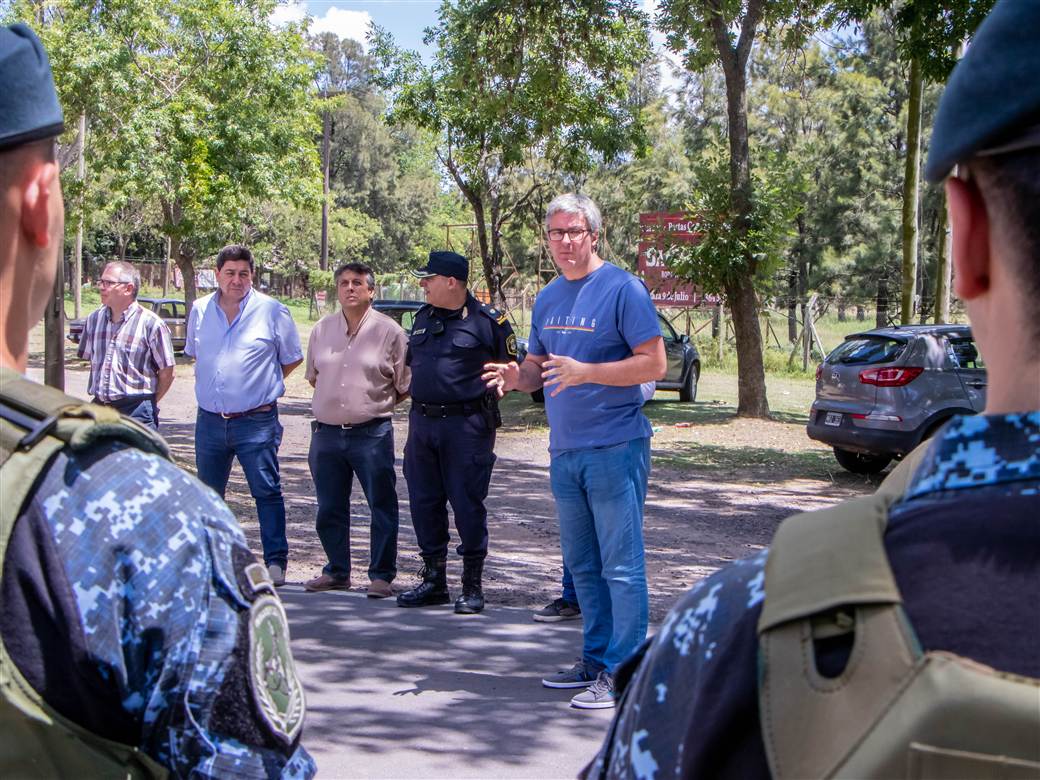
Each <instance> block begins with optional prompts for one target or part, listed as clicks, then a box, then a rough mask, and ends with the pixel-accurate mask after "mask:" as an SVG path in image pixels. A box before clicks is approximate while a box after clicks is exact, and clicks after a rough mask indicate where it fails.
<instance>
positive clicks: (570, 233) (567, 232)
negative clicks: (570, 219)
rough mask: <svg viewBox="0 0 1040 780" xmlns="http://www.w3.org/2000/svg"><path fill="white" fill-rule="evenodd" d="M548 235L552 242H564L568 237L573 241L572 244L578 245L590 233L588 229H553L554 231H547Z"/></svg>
mask: <svg viewBox="0 0 1040 780" xmlns="http://www.w3.org/2000/svg"><path fill="white" fill-rule="evenodd" d="M546 233H547V234H548V235H549V240H550V241H563V237H564V236H566V237H567V238H569V239H570V240H571V243H577V242H578V241H581V240H582V239H583V238H585V236H587V235H588V234H589V231H588V230H587V229H586V228H566V229H563V228H553V229H552V230H547V231H546Z"/></svg>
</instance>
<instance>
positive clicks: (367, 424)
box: [314, 417, 390, 431]
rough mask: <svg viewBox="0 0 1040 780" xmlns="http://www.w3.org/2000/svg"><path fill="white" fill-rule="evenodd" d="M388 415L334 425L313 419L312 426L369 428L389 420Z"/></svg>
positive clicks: (343, 428) (345, 429) (350, 428)
mask: <svg viewBox="0 0 1040 780" xmlns="http://www.w3.org/2000/svg"><path fill="white" fill-rule="evenodd" d="M389 419H390V418H389V417H373V418H372V419H371V420H365V421H364V422H359V423H345V424H343V425H336V424H334V423H323V422H319V421H317V420H315V421H314V427H315V429H317V428H332V429H334V430H344V431H354V430H357V429H358V428H371V427H372V426H373V425H379V423H384V422H386V421H387V420H389Z"/></svg>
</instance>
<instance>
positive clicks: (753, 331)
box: [726, 277, 769, 417]
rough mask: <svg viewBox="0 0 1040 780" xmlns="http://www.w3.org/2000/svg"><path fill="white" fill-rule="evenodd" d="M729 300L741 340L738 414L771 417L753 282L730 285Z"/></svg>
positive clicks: (740, 281) (732, 316)
mask: <svg viewBox="0 0 1040 780" xmlns="http://www.w3.org/2000/svg"><path fill="white" fill-rule="evenodd" d="M726 297H727V298H728V300H727V303H728V304H729V308H730V312H731V314H730V317H731V319H732V320H733V332H734V334H735V335H736V340H737V415H738V416H741V417H768V416H769V401H768V399H767V398H766V372H765V365H764V363H763V360H762V332H761V331H760V330H759V329H758V298H757V296H756V295H755V288H754V285H753V283H752V280H751V279H750V278H748V277H740V278H738V279H735V280H733V282H731V283H730V284H728V285H727V286H726ZM749 325H750V327H749Z"/></svg>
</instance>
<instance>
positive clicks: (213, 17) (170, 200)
mask: <svg viewBox="0 0 1040 780" xmlns="http://www.w3.org/2000/svg"><path fill="white" fill-rule="evenodd" d="M57 2H58V4H59V5H60V6H61V8H60V13H59V12H56V15H57V17H58V18H59V19H61V20H62V21H61V23H60V24H54V25H51V26H49V27H47V28H46V29H45V30H44V33H45V40H46V43H47V45H48V49H49V51H50V52H51V55H52V58H53V62H54V71H55V79H56V81H57V82H58V84H59V91H61V92H62V94H63V95H66V94H69V95H73V96H74V97H75V101H77V102H75V103H73V105H75V106H76V107H77V108H79V107H80V106H82V107H83V110H86V111H87V113H88V115H89V116H90V117H91V128H92V139H93V141H92V145H91V154H92V155H93V157H94V166H93V167H94V168H95V169H97V170H100V171H107V172H108V173H109V175H110V176H111V177H112V180H113V181H117V182H120V183H121V184H122V185H125V186H123V187H122V189H123V191H124V192H126V193H127V194H128V196H131V197H132V198H134V199H136V200H138V201H151V202H154V203H157V204H158V207H159V209H160V211H161V215H162V218H161V231H162V233H163V234H165V235H166V236H168V237H169V239H170V243H171V255H172V256H173V258H174V259H175V261H176V262H177V264H178V266H179V267H180V269H181V271H182V273H183V275H184V279H185V297H186V298H187V300H188V303H189V304H190V303H191V301H192V300H193V299H194V297H195V283H194V280H195V261H196V259H197V258H198V257H200V256H202V255H203V254H205V253H207V252H209V251H211V250H213V249H214V248H216V247H217V246H219V245H220V244H222V243H225V242H227V241H229V240H235V239H237V238H240V237H241V236H242V230H243V225H244V223H245V222H246V221H247V218H248V217H249V216H250V215H251V214H255V212H256V209H257V208H258V205H259V203H260V202H261V201H262V200H266V199H276V200H279V201H283V202H290V203H295V202H304V201H306V200H307V199H311V200H312V201H313V200H314V198H315V197H316V193H317V185H318V184H319V182H318V179H317V174H318V167H317V155H316V151H315V148H314V137H315V135H316V128H317V123H316V114H315V110H314V109H315V105H314V78H313V76H314V70H315V64H314V61H313V56H312V55H311V53H310V51H309V50H308V48H307V46H306V44H305V40H304V38H303V36H302V34H301V31H300V30H299V29H296V28H293V27H289V28H287V29H285V30H273V29H272V28H271V26H270V24H269V22H268V18H269V16H270V13H271V11H272V10H273V8H274V1H273V0H123V1H121V2H99V3H96V4H92V5H88V6H84V5H82V4H77V3H76V2H74V0H57ZM74 110H75V109H74Z"/></svg>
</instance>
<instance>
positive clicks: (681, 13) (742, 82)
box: [658, 0, 817, 417]
mask: <svg viewBox="0 0 1040 780" xmlns="http://www.w3.org/2000/svg"><path fill="white" fill-rule="evenodd" d="M816 5H817V4H816V3H814V2H811V1H810V0H662V2H661V5H660V15H659V17H658V25H659V26H660V27H661V28H662V29H663V30H664V31H665V33H666V36H667V41H668V46H669V48H671V49H672V51H674V52H676V53H677V54H681V55H682V57H683V61H684V64H685V65H686V67H687V69H689V70H691V71H702V70H704V69H706V68H707V67H709V66H710V65H712V64H715V63H717V64H718V65H720V66H721V68H722V71H723V74H724V75H725V82H726V117H727V135H728V145H729V153H728V167H729V189H728V193H727V198H726V200H725V202H719V201H718V199H712V202H713V205H714V206H715V207H716V208H717V209H718V211H716V212H714V213H710V214H705V215H704V217H705V219H707V220H708V221H709V230H710V231H711V232H712V234H713V235H714V236H715V238H714V239H713V240H712V241H711V242H710V244H709V246H714V247H716V248H717V249H718V250H719V251H712V252H710V253H709V249H708V247H705V248H703V249H702V248H698V249H697V250H696V252H695V255H698V256H699V259H696V261H695V265H696V267H697V268H698V270H699V271H700V272H707V265H708V262H709V261H714V262H718V263H719V264H720V267H719V269H718V273H717V274H715V275H713V276H709V277H708V279H709V280H717V281H720V282H722V287H723V289H724V291H725V294H726V301H727V303H728V304H729V308H730V311H731V313H732V317H733V329H734V331H735V334H736V341H737V414H738V415H744V416H752V417H768V416H769V401H768V399H767V398H766V383H765V367H764V363H763V360H762V334H761V331H760V330H759V323H758V313H759V301H758V296H757V294H756V292H755V279H756V276H757V275H758V273H759V266H760V265H761V263H762V260H763V259H764V258H766V257H768V256H769V255H770V252H768V251H766V252H762V251H760V248H759V247H758V246H756V244H755V240H756V237H759V238H764V237H765V236H764V234H760V232H759V231H761V230H764V229H767V228H765V227H764V226H762V225H760V224H759V223H758V222H756V205H755V197H756V192H755V181H754V178H753V175H752V160H751V152H750V148H749V144H748V112H747V91H748V64H749V61H750V56H751V51H752V47H753V45H754V42H755V39H756V37H757V36H758V35H759V34H760V33H766V34H771V33H774V32H777V31H780V30H781V29H782V30H783V31H784V32H785V35H786V40H788V41H797V40H798V38H799V35H800V34H804V32H805V31H806V30H807V29H808V27H809V22H810V19H809V15H810V13H811V12H812V10H813V9H814V8H815V6H816ZM785 25H786V26H785ZM767 178H772V177H767ZM702 186H703V185H702ZM765 211H769V209H768V208H767V209H765ZM759 213H760V214H761V213H762V211H760V212H759ZM723 231H725V232H726V233H728V235H726V236H724V233H723ZM696 281H699V280H696Z"/></svg>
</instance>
